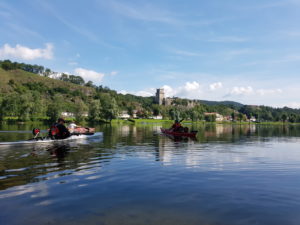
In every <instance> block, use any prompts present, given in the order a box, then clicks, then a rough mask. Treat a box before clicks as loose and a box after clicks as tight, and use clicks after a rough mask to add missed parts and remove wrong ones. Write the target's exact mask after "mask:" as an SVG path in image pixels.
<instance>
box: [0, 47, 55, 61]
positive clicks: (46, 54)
mask: <svg viewBox="0 0 300 225" xmlns="http://www.w3.org/2000/svg"><path fill="white" fill-rule="evenodd" d="M0 58H17V59H24V60H33V59H38V58H42V59H52V58H53V45H52V44H50V43H47V44H46V47H45V48H35V49H32V48H29V47H26V46H22V45H19V44H17V45H16V47H12V46H10V45H9V44H4V45H3V47H2V48H0Z"/></svg>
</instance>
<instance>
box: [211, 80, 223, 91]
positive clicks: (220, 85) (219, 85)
mask: <svg viewBox="0 0 300 225" xmlns="http://www.w3.org/2000/svg"><path fill="white" fill-rule="evenodd" d="M222 87H223V84H222V83H221V82H217V83H213V84H210V85H209V89H210V90H212V91H214V90H216V89H219V88H222Z"/></svg>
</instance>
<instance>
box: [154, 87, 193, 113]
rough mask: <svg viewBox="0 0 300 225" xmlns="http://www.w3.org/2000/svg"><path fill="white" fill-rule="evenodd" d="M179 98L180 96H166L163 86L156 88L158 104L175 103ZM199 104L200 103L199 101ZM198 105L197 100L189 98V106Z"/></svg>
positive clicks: (156, 101)
mask: <svg viewBox="0 0 300 225" xmlns="http://www.w3.org/2000/svg"><path fill="white" fill-rule="evenodd" d="M177 99H179V98H178V97H172V98H170V97H166V96H165V90H164V89H163V88H158V89H156V94H155V103H156V104H158V105H165V106H168V105H174V103H175V101H176V100H177ZM198 104H199V103H198ZM195 105H196V101H195V100H187V107H189V108H190V107H194V106H195Z"/></svg>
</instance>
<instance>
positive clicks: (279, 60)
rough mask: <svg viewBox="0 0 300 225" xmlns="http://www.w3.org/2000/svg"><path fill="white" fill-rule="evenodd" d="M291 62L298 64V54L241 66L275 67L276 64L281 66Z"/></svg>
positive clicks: (299, 56) (299, 55)
mask: <svg viewBox="0 0 300 225" xmlns="http://www.w3.org/2000/svg"><path fill="white" fill-rule="evenodd" d="M293 62H300V54H298V53H295V54H289V55H285V56H282V57H280V58H277V59H269V60H260V61H252V62H248V63H244V64H242V65H243V66H254V65H268V66H271V65H276V64H282V63H293Z"/></svg>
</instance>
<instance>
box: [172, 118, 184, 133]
mask: <svg viewBox="0 0 300 225" xmlns="http://www.w3.org/2000/svg"><path fill="white" fill-rule="evenodd" d="M182 121H183V119H182V120H180V121H179V120H175V122H174V124H173V125H172V127H171V128H170V129H169V130H170V131H172V132H183V129H184V128H183V126H182V125H181V122H182Z"/></svg>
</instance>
